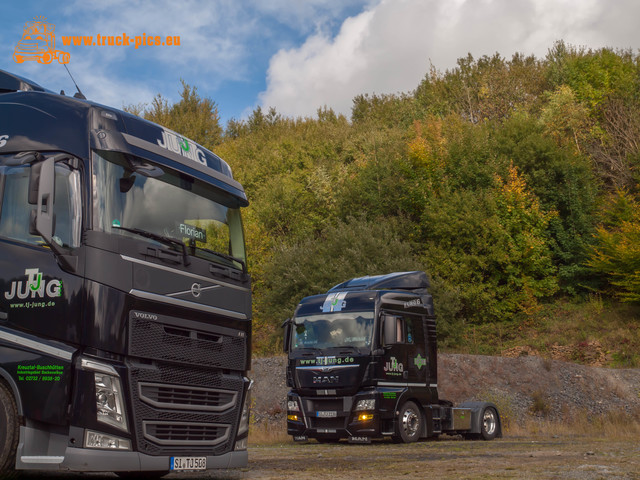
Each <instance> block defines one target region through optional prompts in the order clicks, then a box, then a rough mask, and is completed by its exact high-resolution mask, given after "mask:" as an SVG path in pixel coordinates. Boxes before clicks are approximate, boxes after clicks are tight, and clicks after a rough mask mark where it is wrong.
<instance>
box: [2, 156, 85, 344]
mask: <svg viewBox="0 0 640 480" xmlns="http://www.w3.org/2000/svg"><path fill="white" fill-rule="evenodd" d="M38 163H42V160H41V161H40V162H31V163H24V164H21V163H20V162H19V161H16V157H15V156H13V155H2V156H0V325H4V326H6V327H9V328H15V329H16V330H21V331H25V332H31V333H33V334H35V335H38V336H42V337H43V338H49V339H56V340H60V341H64V342H67V343H78V342H79V337H78V328H79V319H80V316H81V302H82V295H81V289H82V278H81V277H80V276H78V275H75V274H73V273H71V272H68V271H66V270H64V269H63V268H61V267H60V263H59V262H58V261H57V258H56V255H55V254H54V252H53V251H52V249H51V247H50V246H49V245H47V243H46V242H45V241H44V240H43V238H42V237H41V236H40V235H38V234H37V233H36V232H35V231H34V221H33V218H34V215H35V213H34V211H35V209H36V208H37V205H36V204H35V202H37V193H38V192H37V182H35V181H34V175H32V173H33V169H34V168H37V165H38ZM54 174H55V187H54V192H55V193H54V199H52V205H50V208H51V210H50V212H49V213H51V212H52V213H53V215H52V219H53V227H52V230H51V233H52V238H51V242H52V243H53V242H55V244H56V245H57V246H58V247H59V248H60V249H61V250H63V251H65V252H66V251H69V252H71V251H73V250H74V249H77V248H78V247H79V244H80V227H81V191H80V173H79V171H78V170H77V169H75V168H73V167H71V166H69V165H66V164H65V163H62V162H60V163H58V164H56V165H55V169H54ZM34 199H35V200H34Z"/></svg>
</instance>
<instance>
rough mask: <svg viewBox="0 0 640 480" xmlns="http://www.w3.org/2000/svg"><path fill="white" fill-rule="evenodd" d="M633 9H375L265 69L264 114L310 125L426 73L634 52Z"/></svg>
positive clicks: (409, 1)
mask: <svg viewBox="0 0 640 480" xmlns="http://www.w3.org/2000/svg"><path fill="white" fill-rule="evenodd" d="M638 18H640V2H637V1H635V0H624V1H623V0H613V1H611V0H609V1H607V0H455V1H443V0H382V1H381V2H380V3H379V4H376V5H372V6H370V7H369V9H367V10H366V11H364V12H362V13H360V14H359V15H357V16H354V17H351V18H348V19H346V20H345V21H344V23H343V24H342V28H341V29H340V31H339V33H338V34H336V35H335V36H334V37H330V36H328V35H327V34H323V33H318V34H315V35H313V36H311V37H309V38H308V39H307V40H306V41H305V42H304V44H303V45H301V46H300V47H297V48H292V49H287V50H285V49H283V50H280V51H279V52H278V53H277V54H275V55H274V56H273V57H272V58H271V61H270V65H269V70H268V73H267V88H266V90H265V91H264V92H262V93H261V94H260V104H261V105H262V106H263V107H270V106H273V107H275V108H276V109H277V110H278V111H279V112H280V113H283V114H286V115H292V116H313V115H315V112H316V110H317V109H318V108H319V107H322V106H324V105H326V106H328V107H331V108H333V109H334V110H336V111H338V112H341V113H345V114H349V113H350V111H351V105H352V99H353V97H354V96H356V95H358V94H361V93H378V94H381V93H397V92H407V91H411V90H413V89H414V88H415V87H417V86H418V84H419V82H420V80H421V79H422V78H423V77H424V75H425V74H426V73H427V71H428V68H429V63H432V64H433V65H434V66H435V67H436V68H437V69H438V70H441V71H444V70H446V69H449V68H453V67H455V62H456V60H457V59H458V58H460V57H464V56H466V55H467V53H471V54H472V55H473V56H474V57H475V58H478V57H480V56H482V55H493V54H494V53H496V52H498V53H500V54H501V55H503V56H505V57H508V58H510V57H511V55H512V54H514V53H516V52H519V53H523V54H525V55H530V54H534V55H536V56H537V57H538V58H542V57H544V55H546V53H547V51H548V49H549V48H551V47H552V46H553V44H554V43H555V41H556V40H560V39H562V40H564V41H565V42H566V43H568V44H571V45H576V46H587V47H590V48H596V49H597V48H601V47H616V48H637V47H638V46H640V30H639V29H638V28H637V21H638Z"/></svg>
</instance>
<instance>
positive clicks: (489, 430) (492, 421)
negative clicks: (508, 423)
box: [480, 407, 498, 440]
mask: <svg viewBox="0 0 640 480" xmlns="http://www.w3.org/2000/svg"><path fill="white" fill-rule="evenodd" d="M497 434H498V412H497V411H496V409H495V408H493V407H486V408H485V409H484V410H483V412H482V425H481V429H480V435H482V438H483V439H484V440H493V439H494V438H496V435H497Z"/></svg>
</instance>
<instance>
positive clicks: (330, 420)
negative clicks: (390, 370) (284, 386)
mask: <svg viewBox="0 0 640 480" xmlns="http://www.w3.org/2000/svg"><path fill="white" fill-rule="evenodd" d="M289 399H290V400H295V401H296V402H298V404H299V405H300V407H301V408H300V410H299V411H287V434H289V435H292V436H293V437H294V438H296V437H297V438H302V437H308V438H320V439H322V438H326V439H338V438H352V437H369V438H379V437H382V436H383V434H382V430H381V428H380V425H381V421H380V414H379V412H373V411H366V412H354V411H353V407H354V405H355V402H356V396H353V397H352V396H344V397H299V396H298V395H296V394H289ZM365 413H366V414H367V415H368V418H367V419H366V420H359V419H358V417H359V415H360V414H365Z"/></svg>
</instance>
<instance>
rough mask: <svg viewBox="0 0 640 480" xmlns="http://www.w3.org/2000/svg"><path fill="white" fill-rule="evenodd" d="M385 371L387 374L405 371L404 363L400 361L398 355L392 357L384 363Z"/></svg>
mask: <svg viewBox="0 0 640 480" xmlns="http://www.w3.org/2000/svg"><path fill="white" fill-rule="evenodd" d="M384 371H385V373H386V374H387V375H398V374H399V373H402V372H404V365H402V364H401V363H399V362H398V360H397V359H396V357H391V360H389V361H388V362H386V363H385V364H384Z"/></svg>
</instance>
